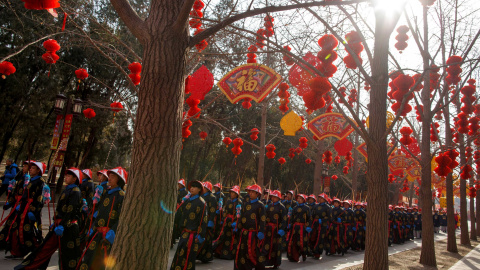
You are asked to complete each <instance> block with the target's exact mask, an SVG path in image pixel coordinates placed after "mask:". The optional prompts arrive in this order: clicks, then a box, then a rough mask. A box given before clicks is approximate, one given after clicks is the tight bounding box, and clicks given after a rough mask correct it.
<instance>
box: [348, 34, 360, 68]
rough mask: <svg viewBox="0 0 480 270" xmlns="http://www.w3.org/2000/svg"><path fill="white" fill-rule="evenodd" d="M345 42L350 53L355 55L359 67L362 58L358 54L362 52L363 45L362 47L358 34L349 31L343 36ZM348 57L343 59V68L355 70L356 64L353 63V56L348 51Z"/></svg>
mask: <svg viewBox="0 0 480 270" xmlns="http://www.w3.org/2000/svg"><path fill="white" fill-rule="evenodd" d="M345 40H346V41H347V43H348V46H349V47H350V48H351V49H352V51H353V52H354V53H355V55H356V56H357V58H358V61H359V63H360V65H361V64H362V63H363V60H362V57H361V56H360V53H361V52H362V51H363V45H362V38H361V36H360V34H358V33H357V32H355V31H351V32H350V33H348V34H346V35H345ZM347 53H348V55H347V56H345V58H343V62H344V63H345V66H346V67H347V68H350V69H357V68H358V66H357V63H356V62H355V58H354V57H353V54H351V53H350V52H349V51H347Z"/></svg>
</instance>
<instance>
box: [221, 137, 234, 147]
mask: <svg viewBox="0 0 480 270" xmlns="http://www.w3.org/2000/svg"><path fill="white" fill-rule="evenodd" d="M222 142H223V143H224V144H225V146H226V147H227V148H228V146H229V145H230V144H231V143H232V139H230V137H225V138H223V140H222Z"/></svg>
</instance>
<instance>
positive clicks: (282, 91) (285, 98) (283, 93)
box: [277, 82, 290, 114]
mask: <svg viewBox="0 0 480 270" xmlns="http://www.w3.org/2000/svg"><path fill="white" fill-rule="evenodd" d="M288 88H290V86H288V84H286V83H284V82H283V83H281V84H280V86H279V87H278V94H277V95H278V97H279V98H280V106H279V107H278V108H279V109H280V111H281V112H282V114H283V113H286V112H287V111H288V105H287V104H288V103H290V100H289V97H290V93H289V92H288V91H287V90H288Z"/></svg>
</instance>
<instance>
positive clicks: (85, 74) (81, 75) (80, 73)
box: [75, 68, 88, 82]
mask: <svg viewBox="0 0 480 270" xmlns="http://www.w3.org/2000/svg"><path fill="white" fill-rule="evenodd" d="M75 76H77V79H78V81H79V82H80V81H83V80H85V79H86V78H87V77H88V72H87V70H86V69H84V68H79V69H77V70H75Z"/></svg>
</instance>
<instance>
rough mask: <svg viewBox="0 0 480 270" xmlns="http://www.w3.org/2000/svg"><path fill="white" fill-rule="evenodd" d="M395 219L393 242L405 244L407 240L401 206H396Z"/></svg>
mask: <svg viewBox="0 0 480 270" xmlns="http://www.w3.org/2000/svg"><path fill="white" fill-rule="evenodd" d="M393 215H394V219H393V243H394V244H403V243H404V242H405V240H404V239H403V228H404V225H403V215H402V212H401V211H400V206H398V205H397V206H395V213H394V214H393Z"/></svg>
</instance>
